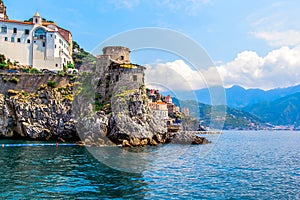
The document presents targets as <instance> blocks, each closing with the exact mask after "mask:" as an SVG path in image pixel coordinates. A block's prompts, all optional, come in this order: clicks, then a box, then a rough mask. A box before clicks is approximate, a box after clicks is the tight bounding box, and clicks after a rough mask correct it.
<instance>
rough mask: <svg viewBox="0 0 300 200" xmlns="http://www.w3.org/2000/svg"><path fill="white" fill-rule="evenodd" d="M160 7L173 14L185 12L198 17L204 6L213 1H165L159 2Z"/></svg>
mask: <svg viewBox="0 0 300 200" xmlns="http://www.w3.org/2000/svg"><path fill="white" fill-rule="evenodd" d="M158 2H159V3H158V4H159V5H161V6H165V7H167V8H168V9H169V10H171V11H173V12H178V11H180V12H185V13H186V14H188V15H197V13H198V12H199V11H200V10H201V9H202V8H203V6H204V5H206V4H209V3H211V0H182V1H180V0H164V1H158Z"/></svg>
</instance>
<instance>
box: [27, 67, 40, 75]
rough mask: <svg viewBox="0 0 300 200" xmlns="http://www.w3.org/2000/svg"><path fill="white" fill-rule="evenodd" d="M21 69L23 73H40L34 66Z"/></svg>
mask: <svg viewBox="0 0 300 200" xmlns="http://www.w3.org/2000/svg"><path fill="white" fill-rule="evenodd" d="M22 71H23V72H25V73H30V74H38V73H41V72H40V70H38V69H36V68H31V67H27V68H22Z"/></svg>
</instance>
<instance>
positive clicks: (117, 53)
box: [103, 46, 130, 64]
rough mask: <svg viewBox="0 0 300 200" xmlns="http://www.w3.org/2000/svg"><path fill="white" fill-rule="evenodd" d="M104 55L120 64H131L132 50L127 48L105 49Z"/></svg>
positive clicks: (112, 47)
mask: <svg viewBox="0 0 300 200" xmlns="http://www.w3.org/2000/svg"><path fill="white" fill-rule="evenodd" d="M103 55H104V56H110V59H111V60H113V61H114V62H117V63H120V64H124V63H130V56H129V55H130V49H129V48H127V47H121V46H108V47H105V48H103Z"/></svg>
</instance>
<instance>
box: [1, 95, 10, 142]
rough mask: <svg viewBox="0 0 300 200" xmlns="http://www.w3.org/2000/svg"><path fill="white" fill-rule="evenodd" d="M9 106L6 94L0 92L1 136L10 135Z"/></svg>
mask: <svg viewBox="0 0 300 200" xmlns="http://www.w3.org/2000/svg"><path fill="white" fill-rule="evenodd" d="M8 114H9V113H8V108H7V105H6V102H5V96H4V95H3V94H0V136H6V137H7V136H9V134H8V129H7V127H8V120H9V119H8V118H9V117H8Z"/></svg>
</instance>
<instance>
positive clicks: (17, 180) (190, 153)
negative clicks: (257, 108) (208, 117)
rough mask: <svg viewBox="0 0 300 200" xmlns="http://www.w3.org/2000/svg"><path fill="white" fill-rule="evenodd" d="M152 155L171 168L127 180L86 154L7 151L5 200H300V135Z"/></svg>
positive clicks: (156, 167) (257, 135) (261, 136)
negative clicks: (195, 199)
mask: <svg viewBox="0 0 300 200" xmlns="http://www.w3.org/2000/svg"><path fill="white" fill-rule="evenodd" d="M211 137H214V136H211ZM11 142H12V141H8V140H0V144H2V143H11ZM13 142H15V143H19V142H20V141H13ZM22 143H24V142H22ZM30 143H32V142H30ZM160 149H163V151H158V150H160ZM205 149H210V150H209V153H207V154H206V153H205V154H204V152H205ZM100 150H101V148H100V149H99V151H100ZM145 151H149V152H151V151H158V152H159V154H161V156H162V157H163V158H164V159H163V161H164V162H161V161H160V162H151V163H150V164H149V165H146V166H145V167H144V168H143V170H142V171H140V172H139V173H126V172H121V171H118V170H115V169H112V168H110V167H107V166H106V165H104V164H102V163H101V162H99V161H98V160H97V159H95V158H94V157H93V155H92V154H90V152H89V151H88V150H87V149H86V148H85V147H58V148H56V147H55V146H54V147H52V146H45V147H10V148H0V156H1V159H0V169H1V170H0V199H40V198H47V199H48V198H55V199H99V198H134V199H142V198H145V199H153V198H155V199H169V198H171V197H173V198H178V199H186V198H187V199H191V198H198V199H199V198H200V199H212V198H213V199H241V198H242V199H269V198H271V199H300V192H299V188H300V132H262V131H260V132H259V131H257V132H225V133H224V134H223V135H221V137H220V138H219V140H218V142H217V143H215V144H209V145H204V146H182V145H166V146H164V147H153V148H152V147H151V148H147V149H146V150H145ZM164 152H166V153H167V152H169V153H170V152H171V153H172V154H173V155H177V153H179V152H181V154H180V156H177V157H176V156H166V155H170V154H169V153H168V154H166V155H164ZM166 163H167V165H166ZM147 166H149V167H147Z"/></svg>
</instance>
